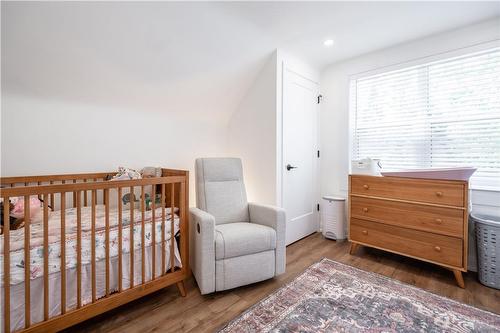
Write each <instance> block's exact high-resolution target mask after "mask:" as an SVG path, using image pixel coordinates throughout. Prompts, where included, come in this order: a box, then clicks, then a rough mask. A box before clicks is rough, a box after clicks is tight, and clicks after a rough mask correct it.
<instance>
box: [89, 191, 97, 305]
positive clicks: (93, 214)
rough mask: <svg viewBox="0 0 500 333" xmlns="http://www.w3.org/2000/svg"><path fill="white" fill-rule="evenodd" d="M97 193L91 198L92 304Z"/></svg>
mask: <svg viewBox="0 0 500 333" xmlns="http://www.w3.org/2000/svg"><path fill="white" fill-rule="evenodd" d="M96 197H97V191H96V190H92V197H91V201H92V203H91V210H92V213H91V215H92V218H91V226H90V238H91V249H90V252H91V256H92V263H91V265H92V303H94V302H95V301H96V282H95V281H96V271H95V214H96V212H95V205H96V201H97V198H96Z"/></svg>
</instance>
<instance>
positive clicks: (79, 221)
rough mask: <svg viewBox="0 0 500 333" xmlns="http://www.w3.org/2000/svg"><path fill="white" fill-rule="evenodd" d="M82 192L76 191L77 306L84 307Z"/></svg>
mask: <svg viewBox="0 0 500 333" xmlns="http://www.w3.org/2000/svg"><path fill="white" fill-rule="evenodd" d="M81 195H82V192H80V191H77V192H76V203H77V204H76V307H77V308H78V309H79V308H81V307H82V206H81Z"/></svg>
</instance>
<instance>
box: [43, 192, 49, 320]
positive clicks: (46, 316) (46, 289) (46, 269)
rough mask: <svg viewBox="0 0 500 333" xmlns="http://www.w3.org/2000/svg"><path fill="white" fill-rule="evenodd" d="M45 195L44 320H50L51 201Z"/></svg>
mask: <svg viewBox="0 0 500 333" xmlns="http://www.w3.org/2000/svg"><path fill="white" fill-rule="evenodd" d="M48 199H49V198H48V195H47V194H44V195H43V318H44V320H48V319H49V200H48Z"/></svg>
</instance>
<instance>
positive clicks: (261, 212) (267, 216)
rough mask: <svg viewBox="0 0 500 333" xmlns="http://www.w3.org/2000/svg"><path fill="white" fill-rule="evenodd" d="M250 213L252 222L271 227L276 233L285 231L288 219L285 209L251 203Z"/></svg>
mask: <svg viewBox="0 0 500 333" xmlns="http://www.w3.org/2000/svg"><path fill="white" fill-rule="evenodd" d="M248 211H249V213H250V222H252V223H257V224H262V225H265V226H268V227H271V228H273V229H274V230H276V231H278V230H280V231H281V229H282V230H283V232H284V231H285V223H286V217H285V210H284V209H283V208H279V207H275V206H269V205H260V204H256V203H253V202H249V203H248Z"/></svg>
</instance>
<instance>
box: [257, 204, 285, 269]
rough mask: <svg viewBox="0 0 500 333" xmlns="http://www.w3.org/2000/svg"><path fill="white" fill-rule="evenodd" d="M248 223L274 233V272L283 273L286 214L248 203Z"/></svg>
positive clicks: (268, 207)
mask: <svg viewBox="0 0 500 333" xmlns="http://www.w3.org/2000/svg"><path fill="white" fill-rule="evenodd" d="M248 211H249V213H250V222H252V223H257V224H261V225H265V226H268V227H271V228H273V229H274V230H275V231H276V271H275V275H279V274H282V273H284V272H285V266H286V214H285V210H284V209H282V208H279V207H274V206H268V205H259V204H256V203H248Z"/></svg>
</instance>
